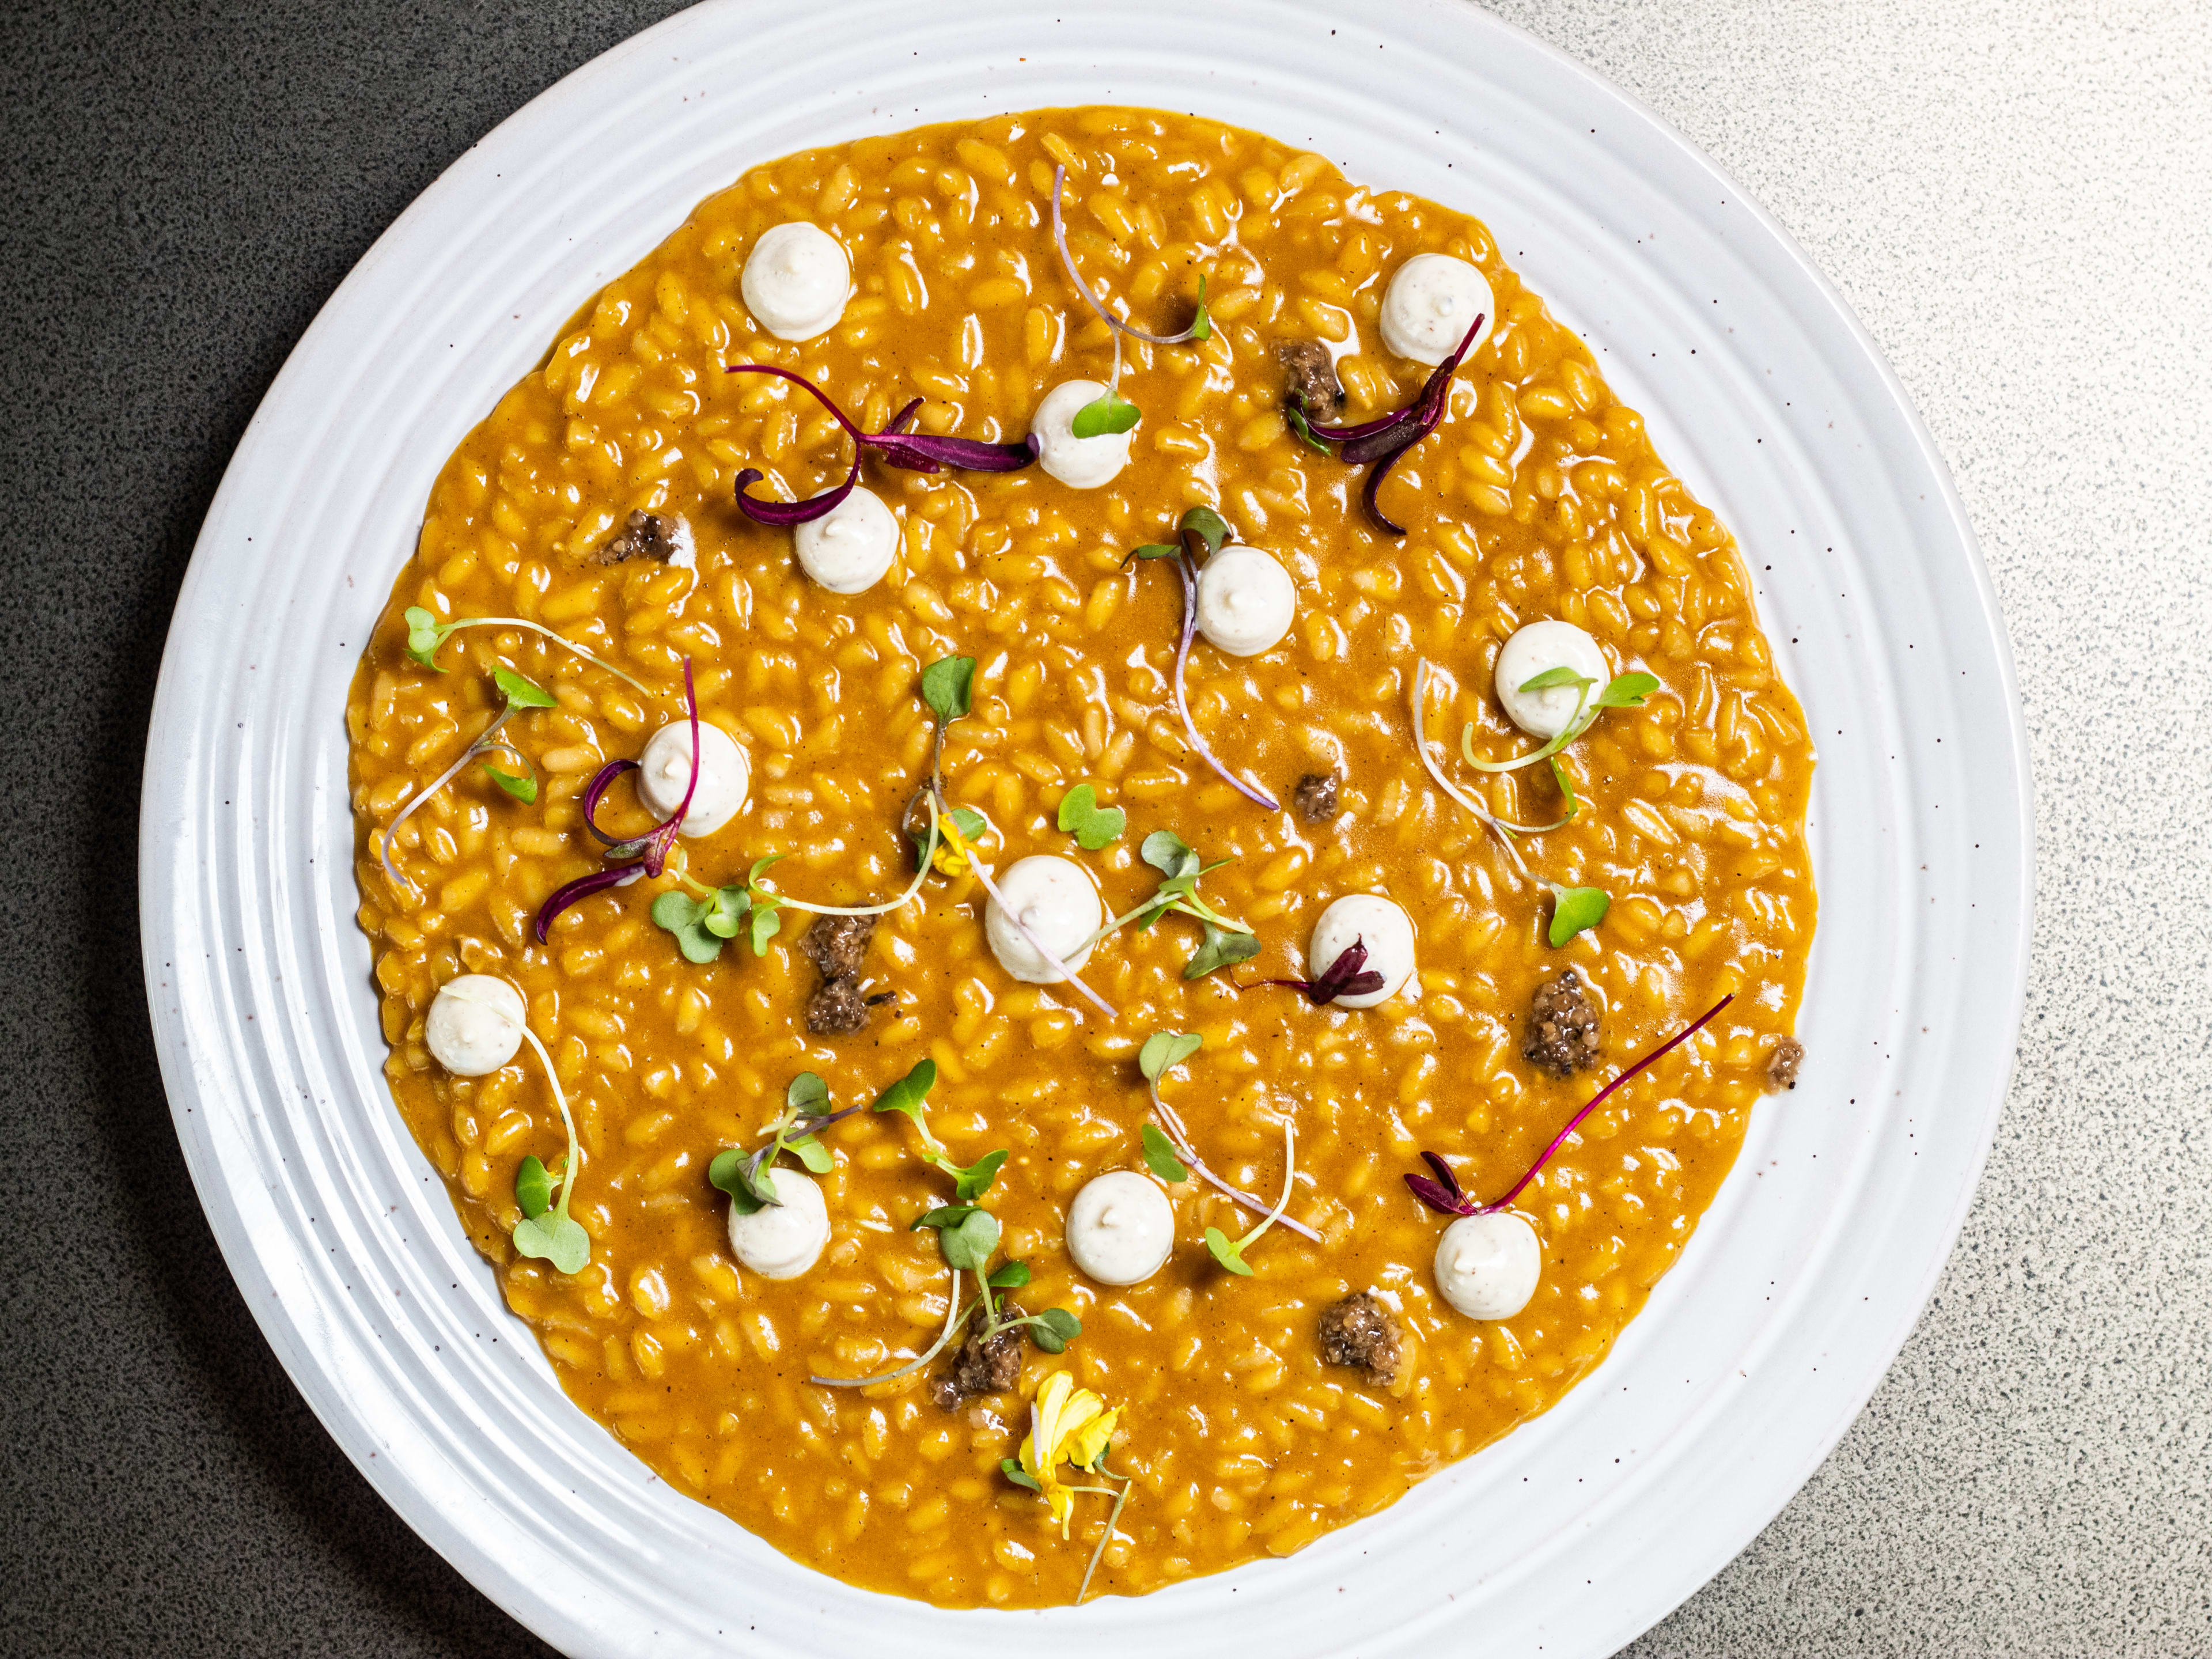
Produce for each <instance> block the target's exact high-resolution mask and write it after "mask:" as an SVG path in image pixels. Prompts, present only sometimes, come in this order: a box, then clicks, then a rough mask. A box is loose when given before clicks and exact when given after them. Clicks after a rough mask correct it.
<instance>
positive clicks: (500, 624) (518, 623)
mask: <svg viewBox="0 0 2212 1659" xmlns="http://www.w3.org/2000/svg"><path fill="white" fill-rule="evenodd" d="M464 628H526V629H529V630H530V631H531V632H532V633H533V634H543V635H544V636H545V637H546V638H547V639H549V640H550V641H553V643H554V644H556V645H557V646H560V647H562V648H563V649H564V650H568V651H572V652H574V653H575V654H576V655H578V656H580V657H581V658H582V659H584V660H585V661H586V662H587V663H590V664H591V665H592V666H593V667H594V668H604V669H605V670H606V671H607V672H608V673H610V674H611V675H613V676H614V677H615V678H617V679H618V680H620V681H622V682H623V684H625V685H630V686H635V687H636V689H637V690H639V691H640V692H641V693H642V694H643V695H645V696H648V697H657V696H664V695H665V694H664V693H662V692H659V691H654V690H649V689H647V687H645V686H643V685H640V684H638V683H637V682H636V681H635V680H634V679H632V678H630V677H629V675H627V674H625V673H623V671H622V670H621V669H619V668H617V667H616V666H615V665H613V664H612V663H611V662H608V661H606V660H605V659H603V658H599V657H595V656H593V655H592V653H590V652H588V651H586V650H585V649H584V647H582V646H580V645H579V644H577V643H576V642H575V641H574V640H572V639H568V638H567V637H565V636H564V635H559V634H556V633H555V632H554V631H553V630H552V629H550V628H548V627H546V626H545V624H544V623H534V622H532V621H530V620H528V619H527V618H526V617H462V618H461V620H460V621H459V622H457V623H446V624H445V632H446V634H447V635H453V634H458V633H459V632H460V630H461V629H464ZM441 642H442V641H441Z"/></svg>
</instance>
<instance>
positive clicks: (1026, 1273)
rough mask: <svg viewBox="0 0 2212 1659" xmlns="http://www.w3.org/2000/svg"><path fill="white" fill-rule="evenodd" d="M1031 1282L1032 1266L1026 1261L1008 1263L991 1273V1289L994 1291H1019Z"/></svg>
mask: <svg viewBox="0 0 2212 1659" xmlns="http://www.w3.org/2000/svg"><path fill="white" fill-rule="evenodd" d="M1029 1282H1030V1264H1029V1263H1028V1262H1026V1261H1009V1262H1006V1263H1004V1264H1003V1265H1001V1266H1000V1267H995V1268H994V1269H993V1270H992V1273H991V1288H992V1289H993V1290H994V1291H1018V1290H1019V1289H1021V1287H1022V1286H1023V1285H1026V1284H1028V1283H1029Z"/></svg>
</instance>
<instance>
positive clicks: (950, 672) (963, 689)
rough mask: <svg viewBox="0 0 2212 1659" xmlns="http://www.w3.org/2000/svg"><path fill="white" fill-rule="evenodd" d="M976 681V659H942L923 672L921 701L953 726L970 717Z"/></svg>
mask: <svg viewBox="0 0 2212 1659" xmlns="http://www.w3.org/2000/svg"><path fill="white" fill-rule="evenodd" d="M974 690H975V658H973V657H939V659H937V660H936V661H935V662H933V663H932V664H930V665H929V666H928V667H927V668H925V669H923V670H922V671H921V700H922V701H923V702H926V703H927V704H928V705H929V709H930V712H931V713H932V714H935V715H936V716H937V718H938V719H939V720H942V721H943V722H944V723H945V725H947V726H950V725H951V724H952V722H953V721H955V720H958V719H960V718H961V717H962V716H963V715H964V714H967V712H968V709H969V699H970V696H971V694H972V693H973V691H974Z"/></svg>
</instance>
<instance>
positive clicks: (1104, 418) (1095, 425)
mask: <svg viewBox="0 0 2212 1659" xmlns="http://www.w3.org/2000/svg"><path fill="white" fill-rule="evenodd" d="M1066 178H1067V169H1066V167H1054V169H1053V171H1052V245H1053V246H1054V247H1055V248H1057V249H1059V250H1060V268H1061V269H1062V270H1066V272H1067V280H1068V281H1069V282H1071V283H1073V284H1074V285H1075V291H1076V292H1077V293H1078V294H1080V295H1082V296H1083V302H1084V304H1085V305H1087V306H1089V307H1091V310H1092V311H1094V312H1096V313H1097V314H1098V319H1099V320H1100V321H1101V322H1103V323H1104V324H1105V325H1106V326H1107V327H1108V328H1109V329H1111V330H1112V331H1113V334H1114V371H1113V374H1112V377H1111V378H1110V379H1109V380H1108V381H1107V383H1106V392H1105V395H1104V396H1103V397H1100V398H1093V399H1092V400H1091V402H1089V403H1087V404H1084V406H1083V407H1082V408H1080V409H1079V410H1076V411H1075V418H1074V420H1073V422H1070V423H1069V426H1068V430H1069V431H1070V432H1071V433H1073V435H1075V436H1076V437H1079V438H1098V437H1103V436H1105V435H1107V434H1108V433H1120V432H1127V431H1129V430H1130V429H1131V428H1133V427H1134V426H1135V425H1136V424H1137V422H1138V421H1139V418H1141V417H1140V414H1139V410H1138V408H1137V406H1136V404H1133V403H1131V402H1129V401H1128V399H1127V398H1124V397H1122V396H1121V392H1120V391H1119V390H1118V388H1119V387H1120V386H1121V337H1122V336H1124V335H1127V337H1129V338H1131V339H1133V340H1142V341H1143V342H1144V343H1146V345H1158V346H1168V345H1188V344H1191V343H1194V342H1197V341H1203V340H1210V339H1212V337H1213V319H1212V318H1211V317H1209V316H1207V315H1206V278H1205V277H1204V276H1200V277H1199V279H1198V314H1197V315H1196V316H1194V317H1193V318H1192V319H1191V320H1190V326H1189V327H1188V328H1186V329H1184V330H1183V331H1182V333H1180V334H1147V333H1146V332H1145V331H1144V330H1143V329H1141V328H1138V327H1136V326H1135V325H1133V324H1130V323H1126V322H1124V321H1122V320H1121V319H1120V318H1119V317H1116V316H1115V314H1114V313H1112V312H1110V311H1109V310H1107V309H1106V307H1105V306H1104V305H1103V303H1102V302H1101V301H1100V300H1099V298H1098V296H1097V295H1096V294H1094V293H1092V292H1091V284H1090V283H1086V282H1085V281H1084V280H1083V273H1082V272H1081V271H1079V270H1077V269H1076V268H1075V256H1074V255H1073V254H1072V253H1070V252H1068V251H1067V222H1066V218H1065V217H1064V216H1063V215H1062V214H1061V211H1060V190H1061V187H1062V185H1064V184H1065V183H1066Z"/></svg>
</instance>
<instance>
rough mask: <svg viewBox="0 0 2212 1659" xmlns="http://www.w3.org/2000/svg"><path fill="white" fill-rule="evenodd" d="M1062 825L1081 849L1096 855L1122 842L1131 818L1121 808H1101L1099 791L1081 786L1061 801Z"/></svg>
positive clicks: (1085, 784)
mask: <svg viewBox="0 0 2212 1659" xmlns="http://www.w3.org/2000/svg"><path fill="white" fill-rule="evenodd" d="M1059 823H1060V828H1061V829H1063V830H1067V831H1071V832H1073V835H1074V836H1075V841H1076V844H1077V845H1078V846H1079V847H1081V848H1083V849H1084V850H1085V852H1088V853H1095V852H1097V850H1098V849H1099V848H1102V847H1104V846H1107V845H1109V843H1111V842H1115V841H1117V840H1119V839H1120V837H1121V831H1122V830H1123V829H1127V827H1128V823H1129V815H1128V814H1127V812H1125V811H1122V810H1121V808H1120V807H1118V806H1101V805H1099V804H1098V791H1097V788H1096V787H1093V786H1092V785H1091V784H1087V783H1079V784H1077V785H1076V786H1075V787H1074V788H1073V789H1071V790H1069V791H1068V792H1067V793H1066V794H1065V795H1062V796H1061V797H1060V818H1059Z"/></svg>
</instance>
